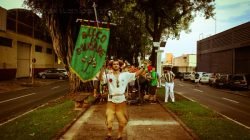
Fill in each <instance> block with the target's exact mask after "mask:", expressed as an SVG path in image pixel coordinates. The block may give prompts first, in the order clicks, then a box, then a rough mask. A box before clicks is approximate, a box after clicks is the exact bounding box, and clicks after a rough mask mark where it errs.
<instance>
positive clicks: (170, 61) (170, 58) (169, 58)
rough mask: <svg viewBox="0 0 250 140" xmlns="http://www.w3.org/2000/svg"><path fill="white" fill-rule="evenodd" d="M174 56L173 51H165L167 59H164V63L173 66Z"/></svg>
mask: <svg viewBox="0 0 250 140" xmlns="http://www.w3.org/2000/svg"><path fill="white" fill-rule="evenodd" d="M173 58H174V56H173V54H172V53H165V61H163V64H164V65H171V66H173Z"/></svg>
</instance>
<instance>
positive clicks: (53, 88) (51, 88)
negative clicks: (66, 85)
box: [51, 86, 60, 90]
mask: <svg viewBox="0 0 250 140" xmlns="http://www.w3.org/2000/svg"><path fill="white" fill-rule="evenodd" d="M59 87H60V86H55V87H53V88H51V89H52V90H54V89H57V88H59Z"/></svg>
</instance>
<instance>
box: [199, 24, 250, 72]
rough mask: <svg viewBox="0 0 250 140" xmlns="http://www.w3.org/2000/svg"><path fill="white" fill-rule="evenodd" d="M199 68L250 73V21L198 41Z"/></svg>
mask: <svg viewBox="0 0 250 140" xmlns="http://www.w3.org/2000/svg"><path fill="white" fill-rule="evenodd" d="M197 70H198V71H204V72H211V73H214V72H215V73H226V74H239V73H245V74H246V73H250V22H247V23H245V24H242V25H239V26H237V27H234V28H231V29H229V30H226V31H224V32H221V33H219V34H216V35H214V36H210V37H208V38H205V39H203V40H200V41H198V42H197Z"/></svg>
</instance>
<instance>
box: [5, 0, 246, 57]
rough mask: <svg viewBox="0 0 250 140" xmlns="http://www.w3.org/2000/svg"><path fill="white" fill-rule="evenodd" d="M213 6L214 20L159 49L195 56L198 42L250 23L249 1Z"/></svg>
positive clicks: (220, 0)
mask: <svg viewBox="0 0 250 140" xmlns="http://www.w3.org/2000/svg"><path fill="white" fill-rule="evenodd" d="M22 3H23V0H0V6H1V7H3V8H5V9H12V8H23V6H22ZM215 4H216V7H215V13H216V15H215V19H216V20H215V19H209V20H205V18H203V17H196V18H195V19H194V22H193V23H192V24H191V26H190V29H191V32H190V33H185V32H181V36H180V39H179V40H177V39H168V40H167V44H166V46H165V47H164V48H161V49H162V50H164V53H172V54H173V55H174V57H178V56H181V55H183V54H196V43H197V41H198V40H200V39H203V38H206V37H208V36H211V35H214V34H217V33H220V32H223V31H225V30H228V29H230V28H233V27H235V26H238V25H241V24H243V23H246V22H250V0H215ZM164 53H163V59H164V57H165V55H164Z"/></svg>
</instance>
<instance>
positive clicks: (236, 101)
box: [222, 97, 239, 104]
mask: <svg viewBox="0 0 250 140" xmlns="http://www.w3.org/2000/svg"><path fill="white" fill-rule="evenodd" d="M222 99H224V100H227V101H230V102H233V103H236V104H238V103H239V102H237V101H235V100H231V99H228V98H224V97H223V98H222Z"/></svg>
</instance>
